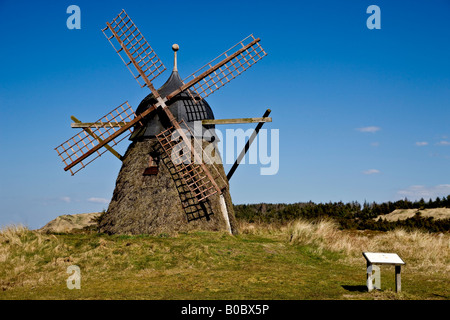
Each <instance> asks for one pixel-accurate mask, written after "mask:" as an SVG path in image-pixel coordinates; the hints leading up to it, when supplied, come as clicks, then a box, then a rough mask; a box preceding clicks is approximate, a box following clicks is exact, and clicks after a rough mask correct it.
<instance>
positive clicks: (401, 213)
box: [375, 208, 450, 221]
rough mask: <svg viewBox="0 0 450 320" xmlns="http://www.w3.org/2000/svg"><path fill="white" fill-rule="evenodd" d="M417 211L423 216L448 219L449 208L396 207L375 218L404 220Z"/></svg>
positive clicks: (449, 217) (449, 216)
mask: <svg viewBox="0 0 450 320" xmlns="http://www.w3.org/2000/svg"><path fill="white" fill-rule="evenodd" d="M417 213H419V214H420V216H421V217H423V218H429V217H433V218H434V219H436V220H440V219H450V208H436V209H423V210H419V209H397V210H394V211H393V212H391V213H389V214H386V215H380V216H378V217H376V218H375V219H378V218H381V219H385V220H387V221H397V220H405V219H408V218H412V217H414V216H415V215H416V214H417Z"/></svg>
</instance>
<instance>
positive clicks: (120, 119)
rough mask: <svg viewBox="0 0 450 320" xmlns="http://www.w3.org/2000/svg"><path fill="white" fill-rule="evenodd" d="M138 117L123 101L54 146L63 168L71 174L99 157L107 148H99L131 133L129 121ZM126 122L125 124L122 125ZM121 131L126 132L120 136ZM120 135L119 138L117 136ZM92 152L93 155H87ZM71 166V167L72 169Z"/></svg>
mask: <svg viewBox="0 0 450 320" xmlns="http://www.w3.org/2000/svg"><path fill="white" fill-rule="evenodd" d="M136 119H140V118H139V117H137V118H136V115H135V113H134V111H133V109H132V108H131V106H130V105H129V104H128V102H124V103H123V104H121V105H120V106H118V107H117V108H116V109H114V110H112V111H111V112H109V113H108V114H107V115H105V116H104V117H102V118H101V119H99V120H98V121H96V123H95V124H94V125H93V126H92V127H90V128H87V129H85V130H82V131H81V132H79V133H78V134H76V135H74V136H73V137H72V138H70V139H68V140H67V141H65V142H63V143H62V144H61V145H59V146H58V147H56V148H55V150H56V152H57V153H58V155H59V156H60V157H61V159H62V161H63V162H64V164H65V165H66V167H65V168H64V170H66V171H67V170H70V172H71V173H72V175H74V174H75V173H77V172H78V171H80V170H81V169H83V168H84V167H86V166H87V165H88V164H89V163H91V162H92V161H94V160H95V159H97V158H98V157H100V156H101V155H102V154H103V153H105V152H106V151H107V149H106V148H105V149H100V148H101V147H102V146H105V145H107V144H109V145H110V146H115V145H116V144H118V143H119V142H120V141H122V140H123V139H125V138H126V137H127V136H129V135H130V134H131V133H132V129H131V125H129V123H131V122H133V123H136V122H137V120H136ZM124 123H127V125H125V126H124V125H123V124H124ZM122 133H127V134H124V135H122V136H120V135H121V134H122ZM119 136H120V138H119ZM91 154H94V155H95V157H91V158H89V160H87V157H88V156H90V155H91ZM72 168H73V169H72Z"/></svg>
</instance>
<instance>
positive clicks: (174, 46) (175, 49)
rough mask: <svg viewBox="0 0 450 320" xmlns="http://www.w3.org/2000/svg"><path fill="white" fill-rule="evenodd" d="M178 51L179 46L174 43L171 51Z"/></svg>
mask: <svg viewBox="0 0 450 320" xmlns="http://www.w3.org/2000/svg"><path fill="white" fill-rule="evenodd" d="M178 49H180V46H179V45H177V44H176V43H175V44H174V45H173V46H172V50H173V51H178Z"/></svg>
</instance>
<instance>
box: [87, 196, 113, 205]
mask: <svg viewBox="0 0 450 320" xmlns="http://www.w3.org/2000/svg"><path fill="white" fill-rule="evenodd" d="M87 201H89V202H92V203H103V204H107V203H109V200H108V199H105V198H94V197H93V198H89V199H87Z"/></svg>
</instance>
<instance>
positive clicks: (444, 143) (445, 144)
mask: <svg viewBox="0 0 450 320" xmlns="http://www.w3.org/2000/svg"><path fill="white" fill-rule="evenodd" d="M436 144H437V145H438V146H450V142H448V141H445V140H442V141H439V142H438V143H436Z"/></svg>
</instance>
